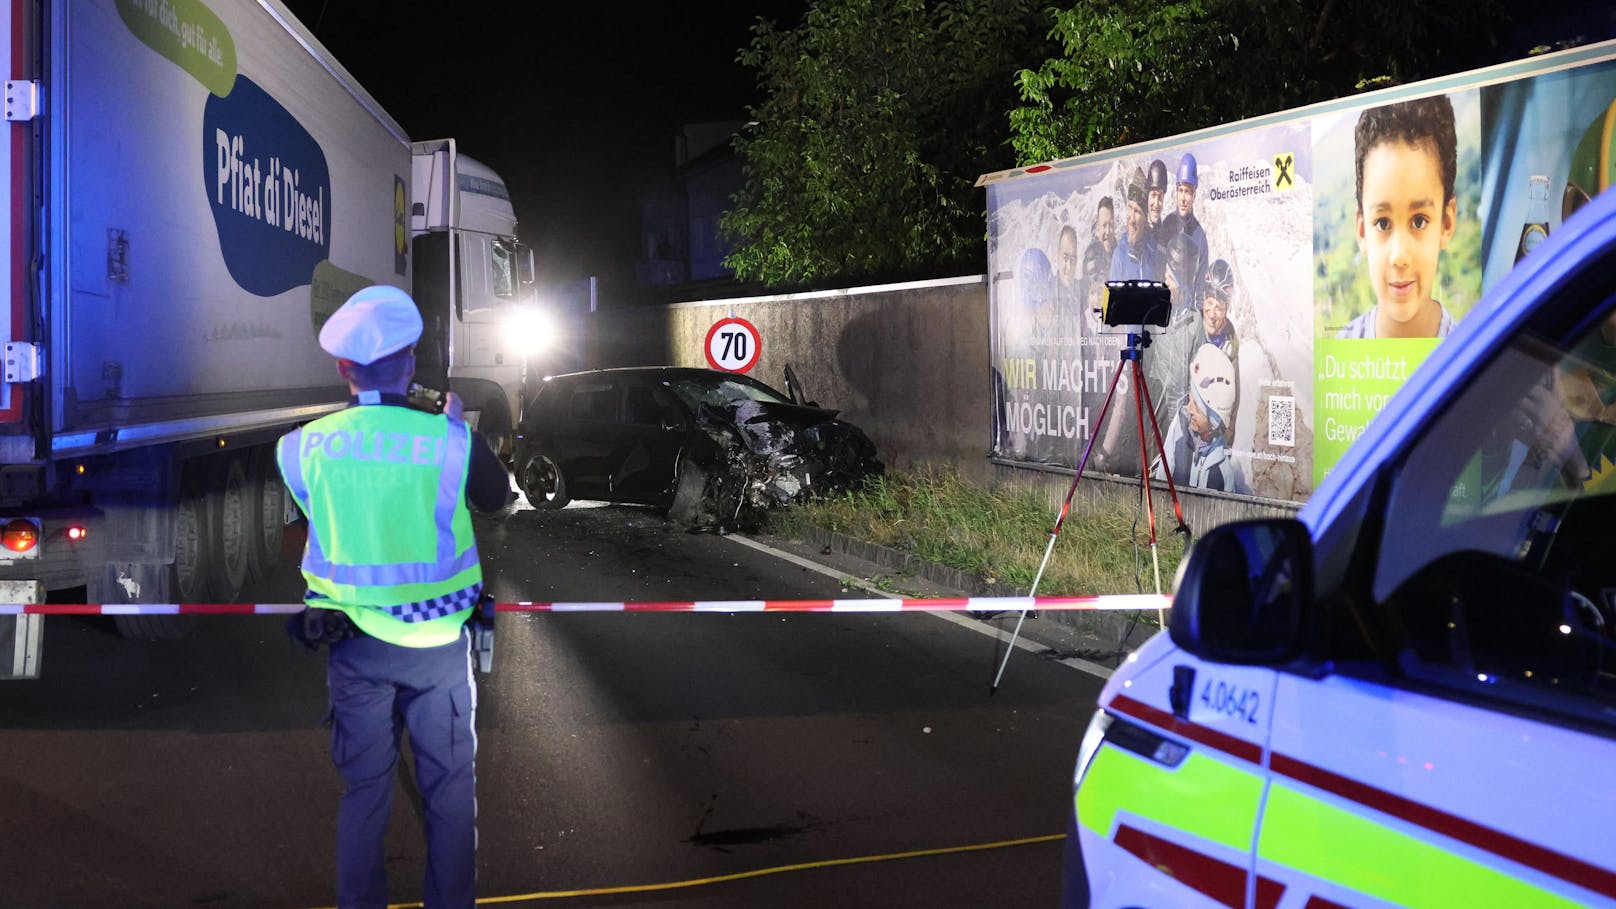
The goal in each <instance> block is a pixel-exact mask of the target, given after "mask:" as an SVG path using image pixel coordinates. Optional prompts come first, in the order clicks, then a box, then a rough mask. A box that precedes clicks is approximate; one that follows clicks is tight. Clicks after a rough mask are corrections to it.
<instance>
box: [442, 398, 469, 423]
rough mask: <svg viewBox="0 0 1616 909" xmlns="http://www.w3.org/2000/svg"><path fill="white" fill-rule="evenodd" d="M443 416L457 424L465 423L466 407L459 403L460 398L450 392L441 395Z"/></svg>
mask: <svg viewBox="0 0 1616 909" xmlns="http://www.w3.org/2000/svg"><path fill="white" fill-rule="evenodd" d="M443 415H444V416H446V417H448V418H449V419H451V420H454V421H455V422H457V423H464V422H466V407H465V405H464V404H463V403H461V401H460V396H459V395H457V394H455V393H454V392H452V391H450V392H445V393H444V395H443Z"/></svg>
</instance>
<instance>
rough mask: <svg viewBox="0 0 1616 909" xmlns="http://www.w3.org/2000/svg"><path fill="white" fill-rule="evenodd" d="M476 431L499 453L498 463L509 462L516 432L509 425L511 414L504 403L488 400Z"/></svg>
mask: <svg viewBox="0 0 1616 909" xmlns="http://www.w3.org/2000/svg"><path fill="white" fill-rule="evenodd" d="M481 414H482V416H481V417H480V418H479V419H478V420H477V431H478V432H480V433H482V434H483V438H484V439H487V440H488V447H489V448H492V449H493V450H494V454H496V455H499V460H500V463H503V464H509V463H511V458H512V457H513V455H514V452H515V449H516V433H515V432H514V431H513V429H512V427H511V416H510V414H509V413H508V412H507V408H506V407H505V405H504V404H502V403H498V402H490V403H489V404H488V406H485V407H484V408H483V409H482V411H481Z"/></svg>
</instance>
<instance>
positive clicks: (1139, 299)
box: [1099, 281, 1173, 328]
mask: <svg viewBox="0 0 1616 909" xmlns="http://www.w3.org/2000/svg"><path fill="white" fill-rule="evenodd" d="M1099 312H1100V321H1101V322H1103V323H1105V324H1106V325H1107V326H1109V327H1111V328H1123V327H1134V326H1137V327H1140V328H1143V327H1144V326H1146V325H1155V326H1159V327H1162V328H1165V327H1167V323H1168V322H1169V321H1171V320H1172V316H1173V298H1172V295H1171V294H1170V293H1169V292H1168V289H1167V285H1166V284H1163V283H1162V282H1160V281H1107V282H1105V299H1103V300H1101V301H1100V310H1099Z"/></svg>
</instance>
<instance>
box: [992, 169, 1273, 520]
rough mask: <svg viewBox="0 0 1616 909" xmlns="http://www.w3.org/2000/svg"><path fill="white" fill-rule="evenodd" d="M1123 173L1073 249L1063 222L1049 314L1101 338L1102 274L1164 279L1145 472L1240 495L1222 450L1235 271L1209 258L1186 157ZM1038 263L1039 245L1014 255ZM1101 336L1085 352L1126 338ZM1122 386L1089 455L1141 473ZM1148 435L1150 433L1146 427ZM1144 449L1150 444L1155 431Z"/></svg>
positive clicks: (1235, 339)
mask: <svg viewBox="0 0 1616 909" xmlns="http://www.w3.org/2000/svg"><path fill="white" fill-rule="evenodd" d="M1124 173H1125V174H1126V178H1125V182H1124V184H1123V186H1122V190H1123V192H1122V197H1121V199H1120V204H1119V200H1115V199H1113V197H1112V196H1109V195H1107V196H1103V197H1101V198H1100V200H1099V202H1098V203H1097V205H1096V207H1095V213H1094V222H1093V232H1092V236H1091V238H1090V240H1089V242H1088V244H1087V245H1086V246H1084V247H1083V248H1082V249H1081V252H1080V251H1079V239H1078V234H1077V230H1076V228H1074V227H1073V226H1072V225H1071V224H1067V225H1065V226H1064V227H1063V228H1062V229H1061V233H1060V236H1059V239H1058V240H1057V244H1056V246H1057V248H1056V261H1055V263H1054V269H1053V271H1054V274H1053V275H1052V276H1051V279H1049V280H1048V281H1047V284H1045V286H1048V287H1050V288H1051V289H1052V291H1053V296H1054V298H1055V299H1054V301H1053V302H1054V303H1055V306H1054V307H1053V310H1054V311H1055V312H1057V313H1061V314H1062V316H1063V317H1065V318H1073V319H1076V320H1077V321H1078V329H1079V333H1080V334H1081V335H1083V336H1085V337H1088V338H1096V337H1102V336H1104V335H1105V331H1106V330H1105V328H1104V326H1103V325H1102V324H1101V323H1100V320H1099V316H1098V314H1097V311H1098V309H1099V307H1100V305H1101V300H1102V299H1103V297H1104V294H1105V282H1106V281H1121V280H1151V281H1162V282H1164V283H1166V284H1167V286H1168V290H1169V292H1170V294H1171V296H1172V299H1173V304H1174V305H1173V318H1172V321H1171V324H1169V325H1168V326H1167V327H1166V328H1165V329H1161V330H1159V331H1157V330H1152V331H1153V335H1152V345H1151V347H1150V348H1149V351H1148V353H1146V354H1145V358H1144V365H1145V369H1146V374H1147V381H1148V382H1149V385H1150V394H1151V399H1152V403H1153V405H1154V408H1155V416H1156V419H1157V421H1158V423H1159V425H1160V428H1161V431H1162V433H1163V435H1164V436H1165V439H1164V444H1163V452H1162V456H1158V455H1155V454H1153V455H1152V463H1151V464H1150V465H1148V467H1147V468H1144V469H1148V470H1149V471H1150V473H1151V474H1152V475H1153V476H1156V477H1159V478H1165V476H1166V475H1167V471H1171V475H1172V478H1173V480H1174V481H1175V482H1176V483H1179V484H1181V485H1186V486H1195V487H1199V488H1203V489H1214V490H1220V491H1224V492H1233V493H1242V494H1249V492H1250V489H1249V487H1248V484H1247V482H1246V480H1245V478H1244V476H1243V473H1242V472H1241V470H1240V469H1239V466H1238V465H1237V464H1236V463H1235V462H1234V461H1233V460H1232V459H1231V458H1230V456H1229V448H1230V445H1231V443H1232V442H1233V440H1234V425H1235V413H1236V409H1237V406H1238V404H1239V400H1240V379H1239V369H1238V364H1239V350H1240V338H1239V333H1238V332H1237V331H1236V329H1235V326H1234V324H1233V323H1232V322H1231V321H1230V319H1229V306H1230V303H1231V301H1232V297H1233V295H1234V288H1235V273H1234V269H1233V267H1231V265H1230V264H1229V262H1228V261H1227V260H1225V259H1222V258H1214V257H1213V256H1212V253H1211V251H1210V250H1209V249H1208V245H1207V234H1206V230H1205V229H1204V228H1203V227H1202V225H1201V223H1200V221H1199V220H1198V219H1197V218H1196V215H1195V201H1196V189H1197V187H1198V184H1199V182H1200V176H1199V173H1198V166H1197V162H1196V160H1195V156H1194V155H1193V154H1188V153H1186V154H1184V155H1182V156H1181V157H1180V158H1179V160H1178V166H1177V171H1176V174H1172V175H1170V174H1169V170H1168V167H1167V164H1166V163H1165V162H1164V161H1162V160H1160V159H1156V160H1152V161H1151V162H1150V164H1149V166H1148V168H1146V167H1138V166H1135V167H1133V168H1132V170H1131V172H1129V171H1127V170H1125V171H1124ZM1029 258H1031V259H1032V260H1034V261H1028V260H1029ZM1037 260H1042V261H1037ZM1047 261H1048V260H1047V259H1044V257H1043V254H1042V251H1041V250H1035V249H1029V250H1027V253H1026V254H1025V255H1024V256H1023V262H1022V266H1023V271H1024V272H1033V271H1038V270H1046V271H1047V270H1049V265H1048V264H1047ZM1039 266H1042V269H1040V268H1039ZM1028 277H1031V275H1024V276H1022V281H1023V287H1024V288H1026V287H1029V286H1032V284H1034V283H1038V284H1044V283H1045V282H1040V281H1036V279H1035V280H1034V281H1033V282H1029V281H1027V278H1028ZM1063 297H1064V298H1065V299H1062V298H1063ZM1108 340H1109V341H1110V342H1111V343H1110V344H1109V345H1107V344H1094V345H1086V346H1088V351H1087V352H1088V353H1089V355H1091V356H1101V357H1106V356H1110V357H1116V356H1118V355H1119V354H1120V352H1121V347H1122V345H1123V343H1124V336H1123V335H1122V334H1113V335H1111V337H1110V338H1109V339H1108ZM1105 391H1106V389H1100V392H1099V394H1098V395H1096V394H1094V393H1092V392H1090V393H1087V394H1086V397H1090V398H1093V400H1089V401H1086V402H1085V403H1087V404H1088V405H1089V409H1090V413H1091V414H1095V415H1097V414H1098V412H1099V410H1100V409H1101V407H1102V406H1103V405H1104V400H1103V398H1104V392H1105ZM1131 393H1132V392H1131V389H1125V388H1119V390H1118V393H1117V396H1116V398H1115V399H1113V400H1112V402H1111V411H1112V412H1111V413H1108V414H1106V415H1105V421H1104V423H1103V425H1098V426H1092V427H1090V428H1091V431H1094V432H1099V433H1100V434H1101V435H1100V437H1099V438H1098V439H1096V441H1095V445H1094V447H1093V454H1092V458H1093V461H1094V464H1095V466H1097V467H1099V468H1100V469H1103V470H1110V471H1112V472H1118V473H1130V472H1134V471H1138V470H1141V467H1140V465H1139V462H1138V460H1137V455H1138V452H1139V443H1138V436H1137V428H1136V427H1137V425H1138V424H1137V421H1136V420H1135V419H1133V408H1134V404H1133V401H1132V398H1131ZM1146 432H1147V433H1151V432H1152V430H1151V429H1150V428H1149V427H1148V425H1147V428H1146ZM1151 448H1152V451H1154V439H1153V438H1152V439H1151Z"/></svg>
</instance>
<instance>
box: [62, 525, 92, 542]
mask: <svg viewBox="0 0 1616 909" xmlns="http://www.w3.org/2000/svg"><path fill="white" fill-rule="evenodd" d="M89 535H90V531H89V530H88V529H87V528H85V527H84V526H82V525H79V524H74V525H73V526H71V527H69V528H67V538H68V539H69V540H73V541H74V542H77V541H79V540H82V539H84V538H85V537H87V536H89Z"/></svg>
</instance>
